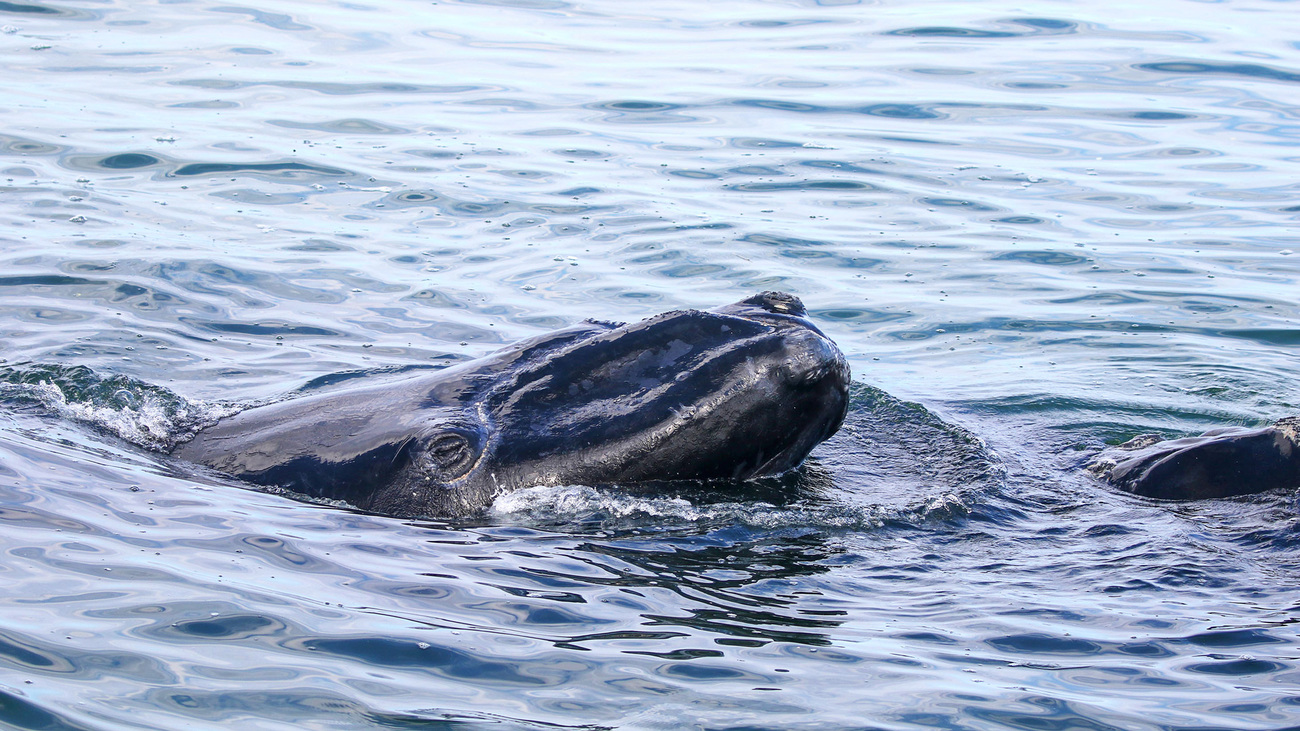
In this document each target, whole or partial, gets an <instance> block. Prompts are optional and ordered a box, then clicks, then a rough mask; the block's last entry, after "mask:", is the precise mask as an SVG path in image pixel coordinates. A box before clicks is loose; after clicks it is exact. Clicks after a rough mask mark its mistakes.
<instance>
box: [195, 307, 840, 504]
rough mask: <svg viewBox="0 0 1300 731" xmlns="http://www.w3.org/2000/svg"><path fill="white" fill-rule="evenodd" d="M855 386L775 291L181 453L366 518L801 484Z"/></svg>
mask: <svg viewBox="0 0 1300 731" xmlns="http://www.w3.org/2000/svg"><path fill="white" fill-rule="evenodd" d="M850 381H851V373H850V369H849V365H848V362H847V361H846V359H845V357H844V354H843V353H841V352H840V349H839V348H838V347H837V346H836V345H835V343H834V342H833V341H832V340H831V339H830V338H828V337H827V336H826V335H825V334H824V333H823V332H822V331H821V330H820V329H818V328H817V326H816V325H815V324H813V322H812V321H811V320H810V319H809V316H808V311H807V309H806V308H805V307H804V305H803V303H802V302H801V301H800V300H799V299H798V298H797V297H795V296H793V295H790V294H786V293H783V292H762V293H760V294H757V295H754V296H752V297H749V298H747V299H744V300H741V301H739V302H736V303H734V304H730V305H726V306H722V307H718V308H716V309H712V310H693V309H687V310H677V311H672V312H666V313H663V314H660V315H657V316H654V317H651V318H649V319H646V320H642V321H640V322H635V323H630V324H622V323H614V322H601V321H596V320H588V321H586V322H583V323H581V324H579V325H575V326H573V327H569V328H565V329H562V330H559V331H556V332H552V333H548V334H545V335H541V336H538V337H534V338H531V339H528V340H525V341H522V342H520V343H517V344H515V345H512V346H510V347H507V348H504V349H502V350H500V351H498V352H496V353H493V354H490V355H488V356H485V357H483V358H480V359H476V360H471V361H467V362H464V363H461V364H458V365H455V366H451V367H447V368H443V369H439V370H431V371H430V370H426V371H422V372H416V373H413V374H412V373H408V374H403V375H401V376H398V377H387V378H368V377H367V378H358V379H351V380H348V381H344V382H343V383H341V384H338V385H336V386H334V387H331V388H328V389H325V390H321V391H316V392H311V393H308V394H305V395H300V396H297V397H292V398H288V399H286V400H283V401H279V402H277V403H271V404H267V405H262V406H256V407H252V408H248V409H246V410H244V411H241V412H239V413H237V414H234V415H232V416H228V417H226V418H224V419H221V420H220V421H218V422H217V423H216V424H214V425H212V426H210V427H208V428H206V429H203V430H200V431H199V432H198V433H197V434H195V435H194V437H193V438H192V439H191V440H189V441H187V442H184V443H182V444H179V445H177V446H176V447H175V448H174V449H173V450H172V454H173V455H174V456H175V457H177V458H179V459H182V460H186V461H188V462H192V463H196V464H199V465H204V466H206V467H207V468H210V469H212V470H216V471H218V472H220V473H224V474H226V475H229V476H232V477H235V478H237V479H239V480H242V481H245V482H248V483H252V484H254V485H260V486H267V487H276V488H283V489H287V490H289V491H292V492H295V493H299V494H302V495H306V496H310V497H312V498H321V499H327V500H341V501H344V502H346V503H349V504H351V505H352V506H354V507H356V508H359V509H361V510H364V511H370V512H375V513H381V514H387V515H394V516H400V517H422V516H431V517H438V516H460V515H466V514H470V513H474V512H475V511H481V510H482V509H484V508H485V507H487V506H489V505H490V504H491V503H492V502H493V501H494V500H495V499H496V497H497V496H499V495H502V494H504V493H507V492H510V491H514V490H518V489H521V488H526V487H538V486H561V485H588V486H634V485H644V484H656V485H657V484H660V483H665V484H670V485H671V484H675V483H681V482H684V481H693V482H701V481H703V482H716V481H725V482H730V483H735V484H738V485H743V483H744V482H745V481H747V480H752V479H754V478H760V477H766V476H774V475H781V474H784V473H787V472H790V471H792V470H795V469H796V468H798V467H799V466H800V464H801V463H803V461H804V460H805V458H806V457H807V456H808V454H809V452H810V451H812V449H813V448H814V447H815V446H817V445H818V444H819V443H821V442H823V441H825V440H826V439H828V438H829V437H830V436H831V435H833V434H834V433H835V432H836V431H837V430H838V429H839V428H840V426H841V424H842V423H843V421H844V418H845V415H846V413H847V410H848V404H849V384H850Z"/></svg>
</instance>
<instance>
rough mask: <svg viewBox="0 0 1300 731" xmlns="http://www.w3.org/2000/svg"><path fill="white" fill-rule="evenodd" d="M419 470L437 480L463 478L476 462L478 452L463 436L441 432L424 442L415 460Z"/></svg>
mask: <svg viewBox="0 0 1300 731" xmlns="http://www.w3.org/2000/svg"><path fill="white" fill-rule="evenodd" d="M415 461H416V464H417V465H418V466H419V468H420V469H421V470H422V471H424V472H426V473H429V474H428V476H430V477H434V478H436V479H438V480H442V481H449V480H455V479H459V478H461V477H464V476H465V475H466V474H468V473H469V471H470V470H471V469H473V467H474V464H475V463H476V462H477V461H478V450H477V449H476V448H475V446H474V444H472V443H471V442H470V440H469V439H467V438H466V437H465V435H463V434H458V433H456V432H442V433H440V434H437V435H435V436H434V437H432V438H431V439H429V440H428V441H426V442H425V443H424V444H423V445H422V447H421V448H420V453H419V454H418V455H417V456H416V458H415Z"/></svg>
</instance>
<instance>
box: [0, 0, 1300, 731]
mask: <svg viewBox="0 0 1300 731" xmlns="http://www.w3.org/2000/svg"><path fill="white" fill-rule="evenodd" d="M1293 29H1294V9H1293V6H1292V4H1290V3H1284V2H1266V1H1263V0H1234V1H1229V2H1213V3H1211V2H1176V1H1172V0H1159V1H1158V2H1149V3H1144V4H1142V5H1141V6H1133V5H1131V4H1127V3H1109V2H1102V3H1095V2H1094V3H1079V2H1067V1H1059V2H1041V3H1037V4H1035V5H1031V6H1025V5H1013V4H1006V3H997V2H984V3H957V2H950V1H938V0H935V1H928V2H907V3H903V2H895V1H894V0H881V2H877V3H874V4H868V3H860V4H859V3H853V2H851V1H848V0H843V1H841V0H823V2H821V3H815V2H800V1H798V0H790V1H789V2H759V1H754V0H751V1H748V2H741V1H739V0H723V1H720V2H710V3H673V2H656V3H651V4H627V3H615V2H608V1H606V0H596V1H593V2H563V1H562V0H499V1H491V0H481V1H479V2H471V1H467V0H462V1H450V2H449V1H446V0H440V1H439V2H437V3H427V2H426V3H411V2H399V1H397V0H379V1H378V2H369V3H332V4H325V3H314V2H312V3H308V2H297V3H295V2H287V1H282V2H275V3H272V4H269V5H267V4H262V5H258V6H240V5H232V4H225V5H219V4H218V5H210V4H203V3H181V2H178V3H172V2H167V3H145V2H137V3H126V2H121V1H120V0H104V1H91V0H84V1H83V0H23V1H22V2H7V3H0V30H2V32H0V53H3V61H2V63H3V68H4V75H3V78H4V81H3V82H0V89H3V95H0V119H2V120H3V125H2V126H0V252H2V253H0V358H3V359H4V362H3V363H0V369H3V370H0V400H2V401H0V403H2V404H3V411H0V421H2V428H0V493H2V496H0V507H2V509H3V513H2V514H0V519H2V520H3V522H4V530H3V531H0V547H2V548H0V550H3V556H4V560H3V561H0V572H2V573H3V579H2V580H3V586H4V590H3V592H0V602H2V603H3V612H0V617H2V619H0V668H3V672H0V723H4V724H7V725H9V726H12V727H15V728H29V729H35V728H41V729H92V728H93V729H175V728H193V729H199V728H230V727H234V726H238V727H239V728H250V729H302V728H321V729H325V728H465V729H474V728H489V727H490V728H521V729H524V728H554V727H557V726H558V727H579V728H647V729H653V728H664V729H678V728H709V729H724V728H726V729H740V728H782V729H787V728H788V729H800V728H818V729H827V728H833V729H840V728H843V729H849V728H853V729H860V728H871V729H909V728H950V729H1082V728H1087V729H1125V730H1126V731H1129V730H1137V729H1141V730H1146V729H1175V728H1178V729H1181V728H1192V727H1195V728H1201V729H1208V728H1223V729H1278V728H1288V727H1296V726H1300V696H1297V694H1296V692H1295V689H1296V687H1297V686H1298V685H1300V670H1297V661H1298V658H1300V641H1298V640H1297V636H1296V632H1295V629H1294V627H1295V622H1296V617H1297V611H1300V589H1297V577H1298V576H1300V540H1298V539H1297V536H1298V535H1300V521H1298V520H1297V510H1298V509H1300V504H1297V500H1296V496H1295V495H1294V494H1292V493H1287V492H1283V493H1274V494H1266V495H1259V496H1254V497H1246V498H1237V499H1230V500H1219V501H1206V502H1203V503H1195V504H1165V503H1158V502H1153V501H1147V500H1142V499H1137V498H1133V497H1130V496H1127V495H1121V494H1117V493H1115V492H1114V491H1113V490H1110V489H1108V488H1107V487H1106V486H1104V485H1100V484H1098V483H1096V482H1094V481H1093V480H1092V479H1091V478H1090V477H1088V475H1087V474H1086V473H1084V472H1082V471H1081V470H1080V465H1081V464H1082V463H1083V462H1084V461H1085V460H1086V458H1087V456H1088V455H1089V454H1091V453H1093V452H1095V451H1096V450H1097V449H1099V448H1101V447H1102V446H1103V445H1105V444H1107V443H1115V442H1117V441H1120V440H1123V439H1127V438H1128V437H1131V436H1134V435H1136V434H1139V433H1144V432H1157V433H1161V434H1165V435H1175V434H1185V433H1190V432H1195V431H1197V430H1199V429H1203V428H1208V427H1210V426H1212V425H1222V424H1262V423H1266V422H1268V421H1270V420H1271V419H1274V418H1277V417H1281V416H1285V415H1289V414H1296V413H1300V393H1298V392H1297V390H1296V387H1295V377H1294V376H1295V373H1296V372H1297V365H1298V362H1297V344H1300V327H1298V326H1297V317H1296V307H1297V297H1296V294H1295V292H1296V291H1297V289H1296V284H1297V279H1298V278H1300V277H1298V276H1297V275H1298V274H1300V266H1297V264H1298V262H1300V259H1298V258H1297V257H1296V256H1295V255H1294V252H1295V251H1297V250H1298V249H1300V229H1297V226H1296V221H1297V214H1300V195H1298V190H1297V184H1296V182H1295V176H1294V173H1293V171H1294V167H1295V163H1296V162H1297V155H1296V149H1297V144H1298V143H1300V123H1298V122H1297V119H1298V116H1300V115H1298V114H1297V110H1296V107H1295V105H1294V103H1293V101H1292V102H1289V101H1287V100H1288V99H1292V100H1293V99H1294V98H1295V95H1296V92H1297V89H1300V87H1298V86H1297V84H1298V83H1300V49H1298V48H1297V46H1298V45H1300V44H1297V42H1296V40H1295V38H1294V33H1293V32H1292V30H1293ZM763 289H783V290H787V291H790V292H793V293H795V294H797V295H799V296H800V297H801V298H803V300H804V301H805V302H806V303H807V304H808V305H809V308H810V310H811V312H812V316H813V317H814V319H815V320H816V321H817V322H818V323H819V324H820V325H821V326H822V328H823V329H824V330H825V331H826V332H827V333H828V334H829V335H830V336H831V337H833V338H834V339H835V340H836V341H837V342H838V343H839V344H840V346H841V348H842V349H843V350H844V351H845V353H846V354H847V355H848V356H849V358H850V360H851V362H852V366H853V369H854V373H855V378H856V379H857V380H858V381H859V382H860V383H861V384H863V385H860V386H858V387H857V388H856V389H855V392H854V401H853V409H852V413H851V415H850V418H849V421H848V423H847V425H846V429H845V431H844V432H843V433H842V434H841V436H840V437H838V438H837V439H836V440H835V441H834V442H833V443H830V444H828V445H826V446H825V448H823V449H822V450H820V451H819V452H817V453H815V459H814V461H813V463H811V464H810V465H809V466H808V467H807V468H806V469H805V472H804V473H803V475H802V476H800V479H801V480H803V481H804V483H806V486H811V487H808V489H804V490H801V491H795V492H793V493H792V492H791V491H790V490H789V489H787V488H788V487H789V485H788V484H787V483H784V482H782V481H779V480H778V481H769V482H768V483H764V484H758V485H751V486H747V487H745V488H744V489H743V490H737V491H736V492H733V493H728V492H726V491H723V492H720V493H719V492H712V493H704V492H699V491H697V492H692V493H683V494H672V495H663V494H617V493H609V492H602V491H597V490H593V489H591V488H585V487H581V486H575V487H571V488H562V489H550V490H530V491H525V492H522V493H518V494H515V495H512V496H508V497H506V498H502V499H501V500H498V502H497V504H496V505H494V506H493V508H492V510H491V511H490V512H489V513H488V514H487V515H485V516H480V517H477V518H475V519H472V520H467V521H459V522H446V521H409V520H395V519H389V518H384V517H380V516H371V515H364V514H358V513H355V512H352V511H349V510H347V509H346V508H345V507H342V506H332V505H317V504H310V503H305V502H300V501H296V500H293V499H290V498H288V497H286V496H281V495H276V494H269V493H264V492H257V491H253V490H250V489H247V488H246V487H245V486H241V485H239V484H236V483H233V482H231V481H230V480H228V479H225V478H222V477H221V476H220V475H214V474H209V473H205V472H202V471H199V470H196V469H194V468H193V467H190V466H187V465H183V464H179V463H177V462H175V461H172V460H170V459H169V458H168V457H166V456H165V455H164V454H161V453H159V452H157V451H151V449H157V448H160V447H164V446H166V445H167V444H169V443H170V442H171V441H174V440H175V439H176V438H180V437H183V436H184V434H186V433H188V432H189V431H192V430H193V429H197V428H201V427H202V426H203V425H204V424H206V423H210V422H211V420H213V419H215V418H219V417H220V415H222V414H223V413H229V411H230V410H232V409H237V408H240V407H242V406H245V405H248V404H250V403H260V402H264V401H266V400H270V399H275V398H281V397H284V396H285V395H286V394H290V393H291V392H292V391H294V390H295V389H297V388H299V387H302V386H304V384H308V383H309V382H312V381H313V380H314V379H329V378H332V377H336V376H335V374H340V373H367V372H373V371H376V370H384V369H393V368H404V367H407V368H409V367H431V366H432V367H437V366H441V365H444V364H447V363H451V362H455V361H457V360H460V359H464V358H470V357H475V356H478V355H482V354H484V353H487V352H490V351H491V350H493V349H494V348H496V347H498V346H499V345H501V344H504V343H509V342H513V341H515V340H517V339H520V338H524V337H528V336H531V335H534V334H537V333H540V332H545V331H547V330H550V329H553V328H557V327H561V326H564V325H567V324H571V323H574V322H576V321H579V320H581V319H583V318H586V317H597V318H601V319H610V320H636V319H639V318H642V317H646V316H649V315H652V314H655V313H658V312H661V311H664V310H668V309H672V308H676V307H714V306H717V305H721V304H724V303H727V302H732V301H735V300H738V299H741V298H742V297H745V296H748V295H750V294H753V293H754V292H756V291H759V290H763ZM865 384H870V386H867V385H865Z"/></svg>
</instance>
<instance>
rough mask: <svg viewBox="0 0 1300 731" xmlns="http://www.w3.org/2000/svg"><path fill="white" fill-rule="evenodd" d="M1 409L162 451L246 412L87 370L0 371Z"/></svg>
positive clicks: (42, 367)
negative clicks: (30, 409) (22, 409)
mask: <svg viewBox="0 0 1300 731" xmlns="http://www.w3.org/2000/svg"><path fill="white" fill-rule="evenodd" d="M0 404H6V405H8V404H12V405H17V406H32V405H35V406H38V407H40V408H43V409H46V410H48V411H50V412H52V413H54V414H57V415H58V416H61V417H64V418H67V419H71V420H73V421H77V422H80V423H83V424H90V425H91V426H95V427H98V428H100V429H104V430H106V431H108V432H110V433H112V434H116V435H117V436H119V437H121V438H122V439H125V440H126V441H128V442H130V443H131V444H134V445H136V446H139V447H144V448H146V449H151V450H157V451H166V450H169V449H171V448H172V447H174V446H176V445H177V444H179V443H181V442H183V441H186V440H188V439H190V438H192V437H193V436H194V435H195V434H196V433H197V432H198V431H199V430H200V429H203V428H205V427H208V426H211V425H213V424H215V423H217V421H218V420H220V419H223V418H225V417H227V416H231V415H233V414H236V413H239V412H240V411H242V410H244V409H245V408H247V407H246V406H243V405H236V404H233V403H228V402H219V401H199V400H191V399H187V398H185V397H183V396H180V395H179V394H176V393H173V392H171V391H169V390H167V389H165V388H162V387H160V386H155V385H152V384H149V383H145V382H144V381H139V380H136V379H133V378H130V377H127V376H107V377H105V376H100V375H99V374H97V373H95V372H94V371H93V370H91V369H90V368H87V367H85V366H62V365H33V366H26V367H18V368H3V369H0Z"/></svg>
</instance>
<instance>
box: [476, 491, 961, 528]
mask: <svg viewBox="0 0 1300 731" xmlns="http://www.w3.org/2000/svg"><path fill="white" fill-rule="evenodd" d="M970 512H971V508H970V506H969V505H967V503H966V502H965V501H964V500H963V499H962V498H961V497H960V496H958V495H957V494H955V493H951V492H948V493H942V494H939V495H934V496H931V497H928V498H926V499H924V500H921V501H919V502H917V503H915V504H912V505H908V506H905V507H901V508H899V507H883V506H873V505H868V506H855V505H844V504H842V503H838V502H812V501H801V502H797V503H793V504H790V505H784V506H777V505H772V504H771V503H765V502H723V503H712V504H695V503H692V502H691V501H689V500H687V499H685V498H682V497H677V496H662V497H646V496H643V495H634V494H629V493H626V492H622V491H619V490H618V489H616V488H608V489H600V488H595V487H588V486H585V485H565V486H560V487H530V488H524V489H522V490H516V491H514V492H511V493H507V494H505V495H502V496H500V497H498V498H497V499H496V501H495V502H494V503H493V504H492V506H491V507H490V508H489V509H488V515H489V517H491V518H492V519H494V520H499V521H503V522H510V523H520V522H522V523H527V524H534V525H545V526H557V527H558V526H563V527H569V528H572V527H579V528H602V529H610V528H614V529H635V528H637V527H644V526H646V525H647V524H648V523H650V522H653V523H654V525H655V527H657V528H673V527H686V526H713V525H717V524H723V523H725V524H732V525H737V524H738V525H743V526H746V527H749V528H759V529H764V530H773V529H780V528H814V529H830V530H858V531H862V530H876V529H880V528H882V527H884V526H886V525H888V524H890V523H905V524H918V523H930V522H935V521H939V522H942V521H948V520H958V519H961V518H964V517H966V516H967V515H969V514H970Z"/></svg>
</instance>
